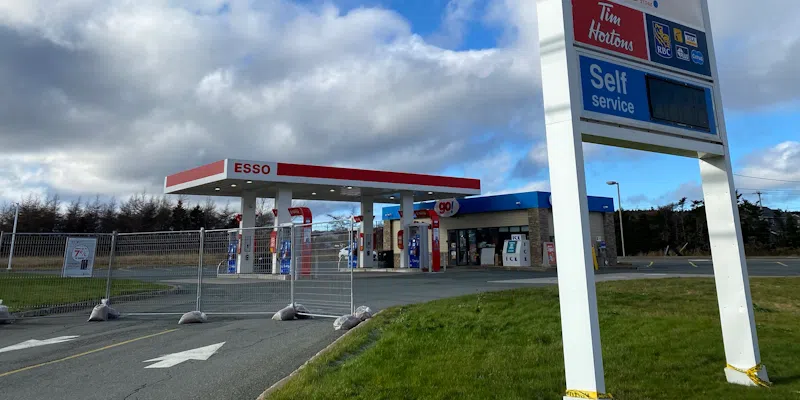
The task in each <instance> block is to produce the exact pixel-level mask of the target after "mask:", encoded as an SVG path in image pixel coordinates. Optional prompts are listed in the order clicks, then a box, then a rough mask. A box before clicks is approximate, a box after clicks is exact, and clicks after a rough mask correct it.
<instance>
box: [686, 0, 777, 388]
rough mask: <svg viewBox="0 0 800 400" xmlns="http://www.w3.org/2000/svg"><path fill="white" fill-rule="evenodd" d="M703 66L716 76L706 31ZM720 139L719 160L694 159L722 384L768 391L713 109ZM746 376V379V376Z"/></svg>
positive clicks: (717, 97) (730, 184) (720, 113)
mask: <svg viewBox="0 0 800 400" xmlns="http://www.w3.org/2000/svg"><path fill="white" fill-rule="evenodd" d="M702 7H703V18H704V20H705V26H711V21H710V18H709V12H708V4H707V2H706V1H703V2H702ZM706 36H707V38H708V42H709V49H708V52H709V61H710V62H711V65H712V66H713V67H712V68H713V73H714V76H716V77H718V76H719V73H718V71H717V62H716V55H715V52H714V45H713V43H714V39H713V36H712V33H711V29H708V30H707V31H706ZM714 98H715V99H714V101H715V102H716V103H717V104H722V96H721V94H720V90H719V87H718V86H717V87H715V88H714ZM716 112H717V120H718V121H719V131H720V136H721V138H722V140H723V143H724V145H725V155H724V156H709V157H707V158H701V159H700V175H701V177H702V180H703V197H704V199H705V206H706V219H707V221H708V233H709V241H710V244H711V258H712V261H713V263H714V279H715V281H716V287H717V301H718V303H719V315H720V323H721V327H722V341H723V344H724V347H725V359H726V361H727V366H726V368H725V377H726V378H727V380H728V382H730V383H735V384H740V385H748V386H756V385H758V386H768V385H769V383H768V382H769V377H768V376H767V370H766V367H764V366H762V365H761V355H760V351H759V348H758V335H757V333H756V324H755V318H754V315H753V303H752V299H751V296H750V280H749V277H748V273H747V259H746V258H745V254H744V245H743V243H744V241H743V240H742V227H741V222H740V219H739V206H738V204H737V203H738V202H737V199H736V188H735V186H734V182H733V168H732V167H731V159H730V150H729V147H728V137H727V136H728V135H727V130H726V127H725V117H724V113H723V109H722V107H717V111H716ZM748 371H749V376H748Z"/></svg>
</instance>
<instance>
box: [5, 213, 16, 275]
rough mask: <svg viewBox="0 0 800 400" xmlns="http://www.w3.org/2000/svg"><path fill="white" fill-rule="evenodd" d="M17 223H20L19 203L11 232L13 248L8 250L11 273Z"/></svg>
mask: <svg viewBox="0 0 800 400" xmlns="http://www.w3.org/2000/svg"><path fill="white" fill-rule="evenodd" d="M17 221H19V203H17V209H16V211H14V229H13V230H12V231H11V248H10V249H9V250H8V268H6V269H7V270H9V271H11V260H13V259H14V239H16V238H17Z"/></svg>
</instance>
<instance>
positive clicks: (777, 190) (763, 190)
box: [736, 188, 800, 194]
mask: <svg viewBox="0 0 800 400" xmlns="http://www.w3.org/2000/svg"><path fill="white" fill-rule="evenodd" d="M736 190H738V191H740V192H741V191H749V192H753V193H745V194H756V193H755V192H762V193H769V192H800V189H747V188H736Z"/></svg>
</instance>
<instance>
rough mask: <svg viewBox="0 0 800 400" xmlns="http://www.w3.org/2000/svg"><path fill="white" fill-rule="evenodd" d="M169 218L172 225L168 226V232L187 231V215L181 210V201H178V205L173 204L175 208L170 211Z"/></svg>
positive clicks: (183, 209)
mask: <svg viewBox="0 0 800 400" xmlns="http://www.w3.org/2000/svg"><path fill="white" fill-rule="evenodd" d="M171 218H172V223H171V224H170V225H171V226H170V230H173V231H183V230H186V229H189V225H190V223H189V222H190V221H189V214H188V213H187V212H186V209H185V208H183V199H179V200H178V203H177V204H175V207H174V208H173V209H172V216H171Z"/></svg>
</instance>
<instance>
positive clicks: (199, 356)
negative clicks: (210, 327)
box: [142, 342, 225, 368]
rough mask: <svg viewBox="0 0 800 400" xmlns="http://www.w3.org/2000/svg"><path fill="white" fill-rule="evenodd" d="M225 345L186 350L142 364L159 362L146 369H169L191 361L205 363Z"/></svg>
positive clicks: (218, 344) (219, 344)
mask: <svg viewBox="0 0 800 400" xmlns="http://www.w3.org/2000/svg"><path fill="white" fill-rule="evenodd" d="M223 344H225V342H222V343H217V344H212V345H211V346H205V347H199V348H196V349H192V350H186V351H182V352H180V353H172V354H166V355H163V356H161V357H158V358H153V359H150V360H146V361H142V362H153V361H159V362H157V363H155V364H153V365H148V366H146V367H145V368H169V367H172V366H175V365H178V364H180V363H182V362H184V361H189V360H200V361H205V360H208V358H209V357H211V356H212V355H214V353H216V352H217V350H219V348H220V347H222V345H223Z"/></svg>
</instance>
